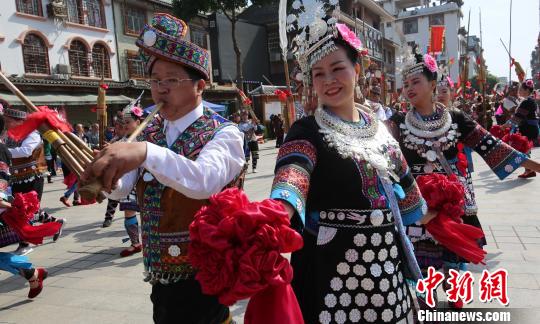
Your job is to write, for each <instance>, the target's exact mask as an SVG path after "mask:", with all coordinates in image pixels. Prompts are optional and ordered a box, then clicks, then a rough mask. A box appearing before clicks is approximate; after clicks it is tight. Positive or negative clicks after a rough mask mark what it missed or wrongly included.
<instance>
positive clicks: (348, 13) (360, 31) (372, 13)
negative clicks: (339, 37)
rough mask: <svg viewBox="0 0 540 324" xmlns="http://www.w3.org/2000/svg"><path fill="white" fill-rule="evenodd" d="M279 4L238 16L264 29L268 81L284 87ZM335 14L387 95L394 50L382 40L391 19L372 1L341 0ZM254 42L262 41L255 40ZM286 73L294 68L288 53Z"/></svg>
mask: <svg viewBox="0 0 540 324" xmlns="http://www.w3.org/2000/svg"><path fill="white" fill-rule="evenodd" d="M277 12H278V5H277V4H274V5H267V6H255V5H252V6H250V7H248V8H247V9H246V10H244V11H243V12H242V14H241V15H240V17H241V18H242V19H244V20H246V21H248V22H250V23H252V24H260V25H263V26H265V27H266V34H267V37H266V44H267V51H268V58H269V61H270V72H269V73H270V76H269V78H270V80H271V81H272V83H274V84H276V85H283V84H285V74H284V64H283V58H282V56H283V55H282V51H281V48H280V45H279V30H278V27H279V26H278V19H277ZM334 15H335V16H336V17H337V18H338V19H339V20H340V22H342V23H345V24H347V25H348V26H349V27H350V28H351V30H354V31H355V32H356V33H357V35H358V36H359V38H360V39H361V40H362V43H363V44H364V46H365V47H366V49H367V50H368V55H369V57H370V59H371V61H372V63H373V64H374V65H373V68H375V69H378V71H379V72H380V75H379V74H378V75H379V81H380V80H381V75H384V77H385V79H386V81H387V82H388V85H387V89H388V92H391V91H393V89H395V87H394V79H395V48H396V44H395V43H394V42H392V41H391V40H389V39H388V38H386V37H385V35H384V31H383V28H382V26H383V24H385V23H390V22H392V21H393V20H394V17H393V16H392V15H390V14H389V13H388V12H387V11H385V10H384V9H383V8H382V7H381V6H380V5H379V4H377V3H376V2H375V1H373V0H341V1H340V10H336V11H335V12H334ZM257 41H262V39H261V40H257ZM287 61H288V66H289V70H291V69H292V67H294V64H295V63H294V59H293V57H292V55H291V53H288V57H287Z"/></svg>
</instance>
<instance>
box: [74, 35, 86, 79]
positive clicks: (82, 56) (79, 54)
mask: <svg viewBox="0 0 540 324" xmlns="http://www.w3.org/2000/svg"><path fill="white" fill-rule="evenodd" d="M69 65H70V66H71V74H72V75H75V76H90V71H89V68H90V66H89V60H88V50H87V48H86V46H85V45H84V43H83V42H81V41H78V40H74V41H72V42H71V45H70V46H69Z"/></svg>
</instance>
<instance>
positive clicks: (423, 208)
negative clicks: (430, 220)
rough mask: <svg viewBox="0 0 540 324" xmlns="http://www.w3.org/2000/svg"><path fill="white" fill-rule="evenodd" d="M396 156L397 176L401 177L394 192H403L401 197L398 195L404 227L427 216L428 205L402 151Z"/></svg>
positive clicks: (396, 153)
mask: <svg viewBox="0 0 540 324" xmlns="http://www.w3.org/2000/svg"><path fill="white" fill-rule="evenodd" d="M394 156H395V160H394V163H395V165H396V169H395V170H396V175H397V176H398V177H399V184H397V183H396V184H394V191H395V192H396V191H397V192H401V194H400V195H399V194H396V196H397V197H398V205H399V209H400V211H401V218H402V220H403V224H404V225H409V224H412V223H415V222H416V221H418V220H419V219H420V218H422V216H424V215H425V214H426V212H427V205H426V201H425V200H424V198H422V195H421V193H420V189H419V188H418V185H417V184H416V181H415V180H414V177H413V175H412V173H411V170H410V168H409V166H408V164H407V161H405V158H404V157H403V154H402V153H401V151H397V152H395V153H394ZM400 188H401V190H400ZM400 196H401V197H400Z"/></svg>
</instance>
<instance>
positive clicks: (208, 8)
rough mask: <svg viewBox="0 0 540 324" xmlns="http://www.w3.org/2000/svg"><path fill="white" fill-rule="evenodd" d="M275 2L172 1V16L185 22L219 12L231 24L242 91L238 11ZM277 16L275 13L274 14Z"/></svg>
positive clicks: (232, 0)
mask: <svg viewBox="0 0 540 324" xmlns="http://www.w3.org/2000/svg"><path fill="white" fill-rule="evenodd" d="M273 2H276V0H251V1H248V0H173V12H174V14H175V15H176V16H177V17H179V18H180V19H183V20H185V21H189V20H191V18H193V17H195V16H197V14H199V13H208V12H220V13H222V14H223V15H225V17H227V19H228V20H229V21H230V22H231V34H232V42H233V48H234V52H235V54H236V79H237V83H238V87H239V88H240V89H242V90H243V88H244V86H243V83H244V82H243V81H244V74H243V72H242V50H241V49H240V46H238V39H237V38H236V23H237V22H238V10H239V9H241V8H245V7H247V5H248V3H251V4H252V5H265V4H269V3H273ZM276 16H277V12H276Z"/></svg>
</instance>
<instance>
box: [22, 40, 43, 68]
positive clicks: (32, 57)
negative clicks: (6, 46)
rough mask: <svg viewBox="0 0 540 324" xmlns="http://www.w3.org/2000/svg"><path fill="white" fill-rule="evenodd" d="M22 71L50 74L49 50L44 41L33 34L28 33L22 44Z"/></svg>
mask: <svg viewBox="0 0 540 324" xmlns="http://www.w3.org/2000/svg"><path fill="white" fill-rule="evenodd" d="M22 50H23V61H24V72H26V73H39V74H50V68H49V52H48V50H47V46H46V45H45V41H44V40H43V39H42V38H41V37H39V36H38V35H35V34H28V35H26V37H25V38H24V43H23V45H22Z"/></svg>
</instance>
